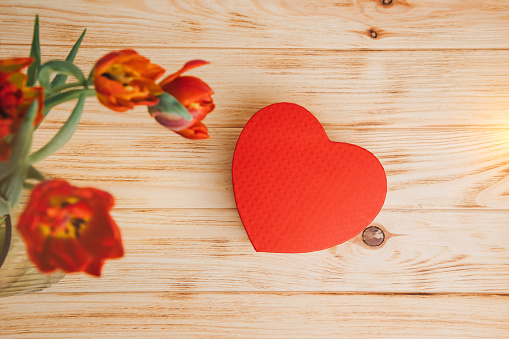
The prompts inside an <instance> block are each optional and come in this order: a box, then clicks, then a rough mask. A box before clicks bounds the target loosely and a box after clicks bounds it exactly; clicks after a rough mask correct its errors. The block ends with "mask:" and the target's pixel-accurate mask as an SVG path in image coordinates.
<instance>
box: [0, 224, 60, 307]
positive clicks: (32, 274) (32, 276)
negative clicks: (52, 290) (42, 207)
mask: <svg viewBox="0 0 509 339" xmlns="http://www.w3.org/2000/svg"><path fill="white" fill-rule="evenodd" d="M64 275H65V274H64V273H62V272H55V273H51V274H45V273H41V272H39V271H38V270H37V268H36V267H35V266H34V265H32V263H31V262H30V259H29V258H28V255H27V253H26V248H25V244H24V242H23V239H21V236H20V235H19V233H18V232H17V231H16V230H15V229H14V228H13V227H12V224H11V217H10V215H6V216H3V217H0V297H6V296H11V295H16V294H24V293H33V292H37V291H41V290H42V289H44V288H46V287H49V286H51V285H53V284H55V283H56V282H58V281H59V280H60V279H62V278H63V277H64Z"/></svg>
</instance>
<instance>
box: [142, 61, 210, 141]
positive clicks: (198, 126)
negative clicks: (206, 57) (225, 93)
mask: <svg viewBox="0 0 509 339" xmlns="http://www.w3.org/2000/svg"><path fill="white" fill-rule="evenodd" d="M206 64H208V62H206V61H203V60H193V61H189V62H188V63H186V64H185V65H184V67H182V69H180V70H179V71H178V72H176V73H174V74H172V75H170V76H168V77H167V78H165V79H164V80H163V81H162V82H161V83H160V84H159V85H160V86H161V87H162V89H163V90H164V91H165V92H166V93H168V94H171V95H172V96H174V97H175V98H176V99H177V100H178V101H179V102H180V103H181V104H182V105H183V106H184V107H185V108H187V110H188V111H189V114H191V117H192V120H191V121H187V120H185V119H184V118H182V117H181V116H179V115H176V114H172V113H163V112H158V111H157V110H153V109H151V110H150V114H151V115H152V116H153V117H154V118H155V119H156V120H157V122H159V123H160V124H161V125H163V126H165V127H168V128H169V129H171V130H172V131H174V132H176V133H178V134H180V135H182V136H183V137H186V138H189V139H207V138H209V134H208V129H207V127H206V126H205V125H204V124H203V123H202V122H201V121H202V120H203V119H204V118H205V117H206V116H207V114H209V113H210V112H212V111H213V110H214V108H215V105H214V102H213V100H212V94H214V91H212V89H211V88H210V87H209V86H208V85H207V84H206V83H205V82H203V81H202V80H200V79H198V78H195V77H191V76H181V74H182V73H184V72H186V71H188V70H190V69H193V68H195V67H199V66H202V65H206Z"/></svg>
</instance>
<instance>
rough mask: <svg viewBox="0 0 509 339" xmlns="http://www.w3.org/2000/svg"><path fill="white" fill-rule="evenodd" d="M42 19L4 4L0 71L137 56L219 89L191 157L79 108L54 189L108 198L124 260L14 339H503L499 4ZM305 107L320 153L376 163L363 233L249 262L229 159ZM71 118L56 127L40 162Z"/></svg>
mask: <svg viewBox="0 0 509 339" xmlns="http://www.w3.org/2000/svg"><path fill="white" fill-rule="evenodd" d="M382 2H386V3H390V2H391V1H381V0H357V1H353V0H326V1H311V0H308V1H304V0H298V1H283V0H280V1H276V0H273V1H270V0H252V1H247V0H246V1H226V0H216V1H206V0H194V1H191V0H174V1H171V0H147V1H135V0H132V1H96V0H66V1H36V0H23V1H14V0H3V1H2V2H1V3H0V13H1V14H0V18H1V22H0V40H1V45H0V57H2V58H6V57H12V56H24V55H27V54H28V52H29V45H30V42H31V34H32V32H31V30H32V25H33V19H34V16H35V14H36V13H38V14H39V16H40V24H41V43H42V54H43V58H44V60H49V59H52V58H64V57H65V55H66V54H67V52H68V50H69V49H70V47H71V46H72V44H73V43H74V41H75V40H76V39H77V38H78V36H79V34H80V32H81V30H82V29H83V28H85V27H87V28H88V31H87V36H86V38H85V40H84V42H83V47H82V49H81V50H80V52H79V54H78V57H77V62H76V63H77V64H78V65H79V66H80V67H82V68H84V69H86V70H89V69H90V68H91V67H92V65H93V64H94V63H95V61H96V60H97V59H98V58H99V57H101V56H102V55H104V54H105V53H107V52H109V51H111V50H119V49H124V48H134V49H136V50H137V51H138V52H139V53H140V54H143V55H145V56H147V57H149V58H150V59H151V60H152V61H153V62H155V63H157V64H159V65H162V66H163V67H165V68H166V69H167V70H168V72H169V73H170V72H172V71H175V70H177V69H178V68H180V67H181V66H182V65H183V64H184V63H185V62H186V61H188V60H192V59H204V60H208V61H210V62H211V64H210V65H208V66H205V67H201V68H199V69H196V70H193V71H192V72H190V73H189V74H190V75H194V76H198V77H200V78H202V79H204V80H205V81H206V82H207V83H209V84H210V86H211V87H212V88H213V89H214V90H215V92H216V94H215V95H214V100H215V103H216V105H217V108H216V110H215V111H214V112H213V113H212V114H211V115H210V116H208V117H207V119H206V120H205V123H206V124H207V125H208V126H209V127H210V134H211V138H210V139H209V140H205V141H192V140H186V139H183V138H181V137H179V136H178V135H176V134H174V133H172V132H170V131H168V130H166V129H164V128H163V127H161V126H159V125H158V124H156V123H155V122H154V121H153V119H151V118H150V116H149V115H148V114H147V112H146V110H145V109H143V108H142V107H138V108H136V109H135V110H133V111H130V112H127V113H115V112H113V111H110V110H108V109H106V108H104V107H102V106H101V105H100V104H98V103H97V100H95V99H94V98H91V99H89V100H88V101H87V104H86V112H85V114H84V116H83V119H82V123H81V125H80V127H79V129H78V131H77V132H76V134H75V136H74V137H73V139H72V140H71V142H70V143H69V144H68V145H67V146H66V147H65V148H63V149H61V150H60V151H59V152H58V153H56V154H54V155H53V156H52V157H50V158H48V159H46V160H44V161H43V162H41V163H40V166H39V168H40V170H42V171H43V172H44V173H46V174H48V175H49V176H50V177H54V178H63V179H67V180H70V181H72V182H73V183H74V184H76V185H81V186H94V187H98V188H101V189H104V190H107V191H109V192H111V193H112V194H113V195H114V196H115V197H116V199H117V204H116V208H115V210H114V212H113V215H114V218H115V219H116V220H117V222H118V223H119V225H120V227H121V230H122V234H123V239H124V245H125V248H126V255H125V257H124V258H123V259H121V260H116V261H109V262H107V264H106V265H105V267H104V274H103V277H102V278H100V279H96V278H92V277H89V276H86V275H83V274H76V275H67V276H66V277H65V278H64V279H62V280H61V281H60V282H59V283H58V284H56V285H54V286H52V287H50V288H48V289H46V290H44V291H43V292H40V293H36V294H31V295H22V296H15V297H7V298H2V299H0V314H1V318H0V319H1V320H0V335H7V336H9V335H12V336H16V335H17V336H19V337H53V338H55V337H127V336H132V337H152V336H156V337H218V338H224V337H245V338H261V337H263V338H269V337H270V338H282V337H289V338H296V337H306V338H318V337H345V338H353V337H360V338H367V337H386V338H394V337H403V338H410V337H415V336H423V337H447V338H450V337H455V338H463V337H480V338H487V337H500V338H507V337H509V324H508V321H509V295H508V293H509V38H508V37H509V1H507V0H484V1H474V0H471V1H466V0H425V1H416V0H406V1H405V0H393V1H392V4H390V5H384V4H383V3H382ZM281 101H289V102H295V103H298V104H300V105H302V106H304V107H306V108H308V109H309V110H310V111H312V112H314V113H315V115H316V117H317V118H318V119H319V120H320V122H321V123H322V124H323V126H324V127H325V130H326V132H327V134H328V135H329V137H330V139H331V140H333V141H340V142H349V143H354V144H357V145H360V146H362V147H365V148H367V149H369V150H370V151H372V152H373V153H374V154H375V155H376V156H378V157H379V159H380V160H381V162H382V163H383V165H384V167H385V169H386V172H387V176H388V182H389V192H388V195H387V201H386V204H385V206H384V208H383V210H382V212H381V213H380V215H379V216H378V217H377V219H376V221H375V222H376V223H377V224H378V225H380V226H381V227H382V228H383V229H384V230H385V233H386V236H387V240H386V241H385V243H384V244H383V246H379V247H368V246H365V245H364V244H363V242H362V240H361V238H360V237H359V236H358V237H356V238H354V239H352V240H351V241H349V242H347V243H345V244H342V245H340V246H337V247H334V248H331V249H328V250H324V251H320V252H315V253H308V254H295V255H285V254H268V253H256V252H255V251H254V250H253V248H252V246H251V244H250V242H249V239H248V237H247V236H246V233H245V231H244V228H243V226H242V223H241V221H240V219H239V216H238V213H237V210H236V209H235V202H234V197H233V191H232V183H231V162H232V155H233V150H234V147H235V143H236V140H237V138H238V136H239V134H240V132H241V130H242V127H243V126H244V124H245V123H246V122H247V120H248V119H249V118H250V117H251V115H252V114H254V113H255V112H256V111H257V110H259V109H261V108H262V107H264V106H266V105H268V104H271V103H275V102H281ZM71 108H72V105H66V106H64V107H62V108H59V109H56V110H54V111H53V112H52V113H51V115H50V116H49V117H48V119H47V121H46V122H45V124H44V126H43V127H41V128H40V129H39V130H38V132H37V136H36V139H37V140H36V142H35V147H40V146H42V145H43V144H44V142H45V141H47V140H48V139H49V138H50V137H51V136H52V135H53V134H54V133H55V132H56V130H57V128H58V127H59V126H60V124H61V123H62V122H63V121H65V119H66V117H67V115H68V114H69V110H70V109H71Z"/></svg>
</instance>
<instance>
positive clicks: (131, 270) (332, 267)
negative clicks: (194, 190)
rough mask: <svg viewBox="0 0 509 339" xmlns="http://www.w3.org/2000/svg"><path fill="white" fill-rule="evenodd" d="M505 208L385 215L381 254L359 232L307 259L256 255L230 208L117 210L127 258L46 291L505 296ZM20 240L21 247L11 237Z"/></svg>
mask: <svg viewBox="0 0 509 339" xmlns="http://www.w3.org/2000/svg"><path fill="white" fill-rule="evenodd" d="M507 215H508V213H507V211H474V210H456V211H433V210H416V211H387V210H384V211H382V212H381V214H380V215H379V216H378V217H377V219H376V220H375V224H377V225H379V226H381V227H382V228H383V229H384V230H385V234H386V241H385V243H384V244H383V245H382V246H379V247H368V246H366V245H365V244H364V243H363V241H362V239H361V235H358V236H357V237H355V238H353V239H352V240H350V241H348V242H346V243H344V244H342V245H339V246H336V247H333V248H330V249H328V250H323V251H319V252H313V253H304V254H274V253H257V252H255V251H254V249H253V247H252V246H251V243H250V242H249V239H248V237H247V235H246V233H245V230H244V228H243V226H242V223H241V221H240V219H239V217H238V214H237V211H236V210H233V209H231V210H213V209H206V210H197V209H190V210H182V209H178V210H174V209H169V210H116V211H114V213H113V216H114V218H115V220H117V222H118V223H119V226H120V228H121V230H122V234H123V240H124V246H125V250H126V256H125V257H124V258H122V259H119V260H110V261H108V262H107V263H106V265H105V267H104V269H103V276H102V277H101V278H100V279H97V278H94V277H90V276H87V275H85V274H68V275H66V276H65V278H63V279H62V280H61V281H60V282H59V283H58V284H56V285H54V286H52V287H50V288H48V289H46V290H45V291H46V292H50V293H52V292H120V291H123V292H135V291H137V292H140V291H159V292H162V291H172V292H176V291H180V292H196V291H242V292H249V291H259V292H267V291H320V292H328V291H335V292H359V291H361V292H368V293H373V292H375V293H376V292H389V293H393V292H397V293H415V292H422V293H450V292H454V293H509V272H508V270H507V265H508V264H509V228H508V227H507ZM17 242H19V240H17Z"/></svg>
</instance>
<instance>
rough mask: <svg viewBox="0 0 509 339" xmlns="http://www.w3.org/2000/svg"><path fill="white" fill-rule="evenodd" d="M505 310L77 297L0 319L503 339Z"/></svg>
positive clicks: (18, 327)
mask: <svg viewBox="0 0 509 339" xmlns="http://www.w3.org/2000/svg"><path fill="white" fill-rule="evenodd" d="M508 307H509V297H507V296H483V297H480V296H469V295H451V296H440V295H435V296H432V295H407V296H401V295H341V294H307V293H304V294H303V293H298V294H295V293H249V294H244V293H129V294H126V293H108V294H104V293H99V294H94V293H85V294H38V295H31V296H23V297H17V298H9V299H7V300H4V301H3V302H2V303H1V304H0V315H1V317H2V325H3V330H2V333H3V334H4V335H15V336H16V338H39V337H47V336H48V335H50V336H51V337H52V338H60V337H87V338H88V337H110V336H115V337H144V338H146V337H165V338H168V337H172V338H173V337H185V338H188V337H207V338H239V337H242V338H372V337H376V338H415V337H423V338H451V336H452V337H456V338H487V337H490V338H504V337H506V336H507V333H508V330H509V327H508V325H507V321H508V320H509V318H508V315H507V309H508ZM27 314H29V315H30V317H27Z"/></svg>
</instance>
